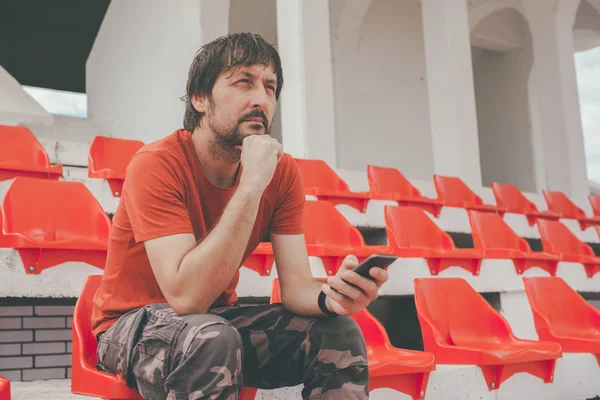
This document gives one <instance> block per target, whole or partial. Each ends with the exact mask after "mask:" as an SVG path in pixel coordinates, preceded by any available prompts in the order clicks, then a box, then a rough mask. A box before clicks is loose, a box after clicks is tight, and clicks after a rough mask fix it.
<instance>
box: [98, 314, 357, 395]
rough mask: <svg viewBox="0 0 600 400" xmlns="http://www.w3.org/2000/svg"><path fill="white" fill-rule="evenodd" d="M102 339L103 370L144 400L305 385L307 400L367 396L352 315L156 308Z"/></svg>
mask: <svg viewBox="0 0 600 400" xmlns="http://www.w3.org/2000/svg"><path fill="white" fill-rule="evenodd" d="M99 338H100V339H99V343H98V368H99V369H101V370H104V371H106V372H109V373H112V374H119V375H122V376H124V377H125V378H126V380H127V383H128V385H129V386H131V387H134V388H137V390H138V391H139V392H140V393H141V395H142V396H143V397H144V399H152V400H154V399H169V400H179V399H186V400H187V399H237V398H238V396H239V392H240V388H241V386H249V387H255V388H261V389H274V388H280V387H286V386H295V385H298V384H301V383H303V384H304V389H303V391H302V396H303V398H304V399H366V398H368V392H369V389H368V381H369V373H368V367H367V356H366V348H365V344H364V339H363V337H362V333H361V331H360V328H359V327H358V326H357V325H356V323H355V322H354V321H353V320H352V319H351V318H349V317H335V318H322V319H321V318H308V317H301V316H297V315H294V314H292V313H290V312H288V311H286V310H285V309H284V308H283V307H282V306H281V305H279V304H273V305H256V306H234V307H222V308H214V309H211V310H210V311H209V313H207V314H191V315H183V316H178V315H177V314H176V313H175V312H174V311H173V309H171V308H170V307H169V306H168V305H167V304H152V305H149V306H146V307H144V308H141V309H137V310H132V311H130V312H128V313H127V314H125V315H123V316H122V317H121V318H120V319H119V320H118V321H117V322H116V323H115V324H114V325H113V326H111V328H110V329H109V330H107V331H106V332H104V333H103V334H101V335H100V336H99Z"/></svg>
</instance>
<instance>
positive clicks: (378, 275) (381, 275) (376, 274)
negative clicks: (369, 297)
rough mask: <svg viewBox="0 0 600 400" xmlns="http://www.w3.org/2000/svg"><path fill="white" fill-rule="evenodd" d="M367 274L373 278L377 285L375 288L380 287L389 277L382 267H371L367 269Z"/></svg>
mask: <svg viewBox="0 0 600 400" xmlns="http://www.w3.org/2000/svg"><path fill="white" fill-rule="evenodd" d="M369 274H370V275H371V276H372V277H373V278H375V284H376V285H377V288H380V287H381V285H383V284H384V283H386V282H387V281H388V279H389V274H388V272H387V271H386V270H385V269H382V268H372V269H371V270H370V271H369Z"/></svg>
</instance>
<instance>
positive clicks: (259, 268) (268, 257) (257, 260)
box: [243, 242, 274, 276]
mask: <svg viewBox="0 0 600 400" xmlns="http://www.w3.org/2000/svg"><path fill="white" fill-rule="evenodd" d="M273 261H274V256H273V245H271V243H268V242H261V243H259V244H258V246H257V247H256V249H254V251H253V252H252V254H250V256H248V258H247V259H246V261H244V262H243V265H244V266H245V267H247V268H250V269H251V270H254V271H256V272H258V273H259V274H260V275H262V276H267V275H270V274H271V271H272V269H273Z"/></svg>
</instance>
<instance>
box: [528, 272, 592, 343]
mask: <svg viewBox="0 0 600 400" xmlns="http://www.w3.org/2000/svg"><path fill="white" fill-rule="evenodd" d="M523 281H524V283H525V290H526V292H527V297H528V299H529V305H530V306H531V309H532V310H533V312H534V319H535V325H536V329H537V331H538V333H539V334H540V336H541V337H540V339H543V340H552V338H550V337H549V334H551V335H552V336H566V337H569V336H575V337H586V336H587V337H589V338H596V339H597V340H599V341H600V335H599V331H600V329H599V328H600V317H599V312H598V310H596V309H595V308H594V307H593V306H592V305H591V304H589V303H588V302H587V301H586V300H585V299H584V298H583V297H581V295H580V294H579V293H577V292H576V291H575V290H573V289H572V288H571V287H570V286H569V285H568V284H567V283H566V282H565V281H564V280H562V279H561V278H559V277H535V278H523ZM565 350H567V351H568V349H565Z"/></svg>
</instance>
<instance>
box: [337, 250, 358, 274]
mask: <svg viewBox="0 0 600 400" xmlns="http://www.w3.org/2000/svg"><path fill="white" fill-rule="evenodd" d="M357 265H358V258H356V256H355V255H354V254H348V255H347V256H346V258H344V261H342V265H341V266H340V273H343V272H344V271H346V270H349V269H354V268H356V266H357ZM340 273H338V275H340Z"/></svg>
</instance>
